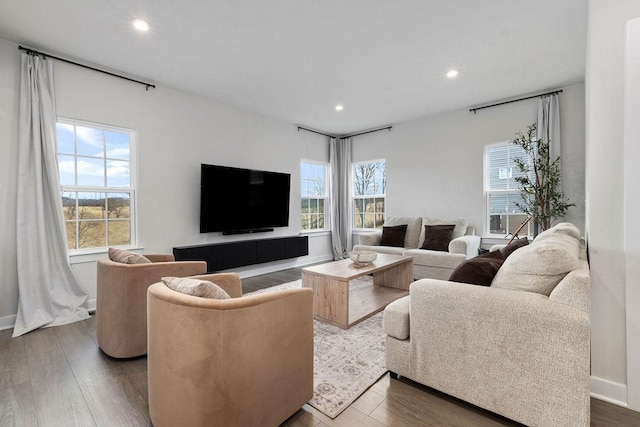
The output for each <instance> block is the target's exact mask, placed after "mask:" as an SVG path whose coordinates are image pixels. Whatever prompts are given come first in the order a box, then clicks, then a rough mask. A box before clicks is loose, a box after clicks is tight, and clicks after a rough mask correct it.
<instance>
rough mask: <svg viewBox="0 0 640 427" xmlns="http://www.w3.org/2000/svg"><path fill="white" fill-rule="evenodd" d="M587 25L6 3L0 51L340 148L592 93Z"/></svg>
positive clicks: (388, 8) (537, 13) (422, 12)
mask: <svg viewBox="0 0 640 427" xmlns="http://www.w3.org/2000/svg"><path fill="white" fill-rule="evenodd" d="M134 18H143V19H145V20H147V21H148V22H149V23H150V25H151V28H150V30H149V31H148V32H147V33H143V34H142V33H138V32H137V31H135V30H134V29H133V28H132V26H131V21H132V19H134ZM586 21H587V0H538V1H535V2H532V1H525V0H482V1H478V0H396V1H393V0H342V1H338V0H272V1H264V0H215V1H214V0H181V1H175V0H110V1H104V0H84V1H83V0H56V1H49V0H3V1H0V37H1V38H4V39H7V40H11V41H14V42H17V43H20V44H22V45H24V46H27V47H31V48H34V49H38V50H43V51H45V52H49V53H52V54H57V55H59V56H63V57H65V58H69V59H74V60H78V61H79V62H84V63H89V64H97V65H100V66H102V67H105V68H107V69H110V70H117V71H119V72H122V73H125V74H126V75H129V76H133V77H136V78H140V79H142V80H146V81H151V82H153V83H156V84H159V85H164V86H170V87H173V88H176V89H180V90H183V91H186V92H190V93H196V94H199V95H201V96H204V97H207V98H211V99H215V100H217V101H220V102H224V103H228V104H232V105H235V106H238V107H241V108H244V109H247V110H251V111H256V112H259V113H261V114H264V115H267V116H270V117H273V118H277V119H280V120H284V121H287V122H290V123H294V124H298V125H302V126H306V127H310V128H313V129H316V130H320V131H322V132H327V133H331V134H339V135H343V134H348V133H354V132H358V131H362V130H367V129H372V128H375V127H379V126H383V125H388V124H394V123H398V122H402V121H406V120H410V119H413V118H417V117H421V116H427V115H431V114H437V113H441V112H445V111H451V110H455V109H461V108H469V107H471V106H477V105H479V104H483V103H487V102H490V101H494V100H501V99H507V98H512V97H516V96H520V95H523V94H531V93H536V92H539V91H543V90H547V89H555V88H557V87H561V86H565V85H569V84H573V83H577V82H582V81H584V70H585V50H586ZM451 68H455V69H457V70H458V71H459V75H458V77H456V78H455V79H448V78H447V77H446V76H445V73H446V72H447V71H448V70H449V69H451ZM336 104H342V105H344V110H343V111H341V112H337V111H335V109H334V107H335V105H336Z"/></svg>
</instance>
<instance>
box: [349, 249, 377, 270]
mask: <svg viewBox="0 0 640 427" xmlns="http://www.w3.org/2000/svg"><path fill="white" fill-rule="evenodd" d="M377 257H378V254H377V253H376V252H372V251H353V252H349V258H351V261H353V265H354V267H358V268H359V267H366V266H367V265H369V264H371V263H372V262H373V261H375V260H376V258H377Z"/></svg>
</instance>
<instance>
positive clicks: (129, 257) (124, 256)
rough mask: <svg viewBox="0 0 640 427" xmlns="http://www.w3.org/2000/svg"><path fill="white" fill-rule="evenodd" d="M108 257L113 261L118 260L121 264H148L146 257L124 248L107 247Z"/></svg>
mask: <svg viewBox="0 0 640 427" xmlns="http://www.w3.org/2000/svg"><path fill="white" fill-rule="evenodd" d="M109 259H110V260H111V261H113V262H120V263H122V264H149V263H151V261H149V259H148V258H146V257H144V256H142V255H140V254H135V253H133V252H129V251H125V250H124V249H116V248H109Z"/></svg>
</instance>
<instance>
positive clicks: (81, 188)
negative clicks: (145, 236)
mask: <svg viewBox="0 0 640 427" xmlns="http://www.w3.org/2000/svg"><path fill="white" fill-rule="evenodd" d="M57 124H65V125H72V126H80V127H85V128H91V129H97V130H100V131H112V132H119V133H126V134H128V135H129V179H130V182H129V187H110V186H108V185H107V184H108V182H107V172H106V171H105V185H104V186H90V185H77V184H76V185H63V184H62V183H60V196H61V197H62V194H63V193H64V192H74V193H105V197H107V196H106V195H107V194H109V193H128V194H129V235H130V239H129V240H130V241H129V243H127V244H122V245H110V244H109V241H108V227H106V225H107V224H108V220H109V218H108V211H105V217H104V218H102V219H101V221H104V223H105V234H104V236H105V245H104V246H90V247H86V248H79V247H78V248H69V249H68V251H69V255H70V256H77V255H83V254H92V253H104V252H106V250H107V249H108V248H109V247H118V248H127V249H137V248H139V244H138V238H137V237H138V236H137V234H138V221H137V218H138V216H137V212H136V210H137V209H136V207H137V193H138V191H137V190H138V180H137V131H136V130H135V129H132V128H126V127H122V126H114V125H109V124H104V123H99V122H94V121H89V120H80V119H72V118H68V117H61V116H58V117H57V119H56V125H57ZM57 144H58V141H57V137H56V147H55V151H56V167H57V169H59V158H58V156H59V155H60V153H59V152H58V146H57ZM63 155H65V156H70V154H67V153H63ZM78 157H81V158H82V157H93V156H85V155H78V152H77V144H76V141H75V139H74V153H73V158H74V165H75V168H76V169H75V174H76V180H77V160H78ZM96 158H97V157H96ZM102 159H104V160H105V161H108V160H122V159H111V158H109V157H107V153H106V152H105V153H104V157H102ZM58 176H59V171H58ZM76 182H77V181H76ZM77 203H78V199H77V198H76V206H77ZM67 222H68V221H67V220H66V218H65V224H66V223H67ZM74 222H75V223H76V224H78V223H79V220H78V218H77V217H76V218H75V220H74ZM65 230H66V226H65ZM77 233H78V227H77V226H76V241H75V243H76V245H77V244H78V241H77V239H78V234H77ZM67 243H69V242H67Z"/></svg>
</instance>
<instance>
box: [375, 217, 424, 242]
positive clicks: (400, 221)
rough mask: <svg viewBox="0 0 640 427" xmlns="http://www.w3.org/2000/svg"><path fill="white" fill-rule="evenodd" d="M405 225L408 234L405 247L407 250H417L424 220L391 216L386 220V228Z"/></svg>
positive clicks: (405, 238)
mask: <svg viewBox="0 0 640 427" xmlns="http://www.w3.org/2000/svg"><path fill="white" fill-rule="evenodd" d="M404 224H406V225H407V232H406V233H405V235H404V247H405V248H407V249H417V248H418V247H419V246H418V242H419V241H420V233H421V231H422V218H419V217H399V216H389V217H387V218H385V220H384V226H385V227H389V226H395V225H404ZM423 239H424V238H423Z"/></svg>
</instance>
